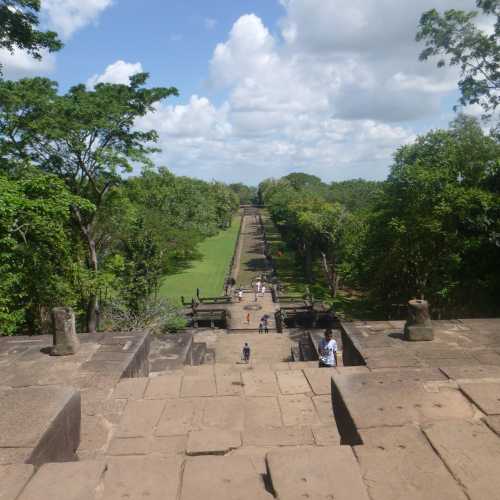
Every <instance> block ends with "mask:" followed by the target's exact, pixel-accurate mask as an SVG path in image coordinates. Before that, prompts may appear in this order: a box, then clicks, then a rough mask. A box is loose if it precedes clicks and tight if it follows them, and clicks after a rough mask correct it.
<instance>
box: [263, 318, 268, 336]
mask: <svg viewBox="0 0 500 500" xmlns="http://www.w3.org/2000/svg"><path fill="white" fill-rule="evenodd" d="M264 333H269V325H268V324H267V317H264Z"/></svg>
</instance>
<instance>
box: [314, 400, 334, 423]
mask: <svg viewBox="0 0 500 500" xmlns="http://www.w3.org/2000/svg"><path fill="white" fill-rule="evenodd" d="M312 400H313V403H314V406H315V408H316V411H317V413H318V416H319V419H320V420H321V423H323V424H332V423H335V416H334V414H333V406H332V397H331V396H314V397H313V398H312Z"/></svg>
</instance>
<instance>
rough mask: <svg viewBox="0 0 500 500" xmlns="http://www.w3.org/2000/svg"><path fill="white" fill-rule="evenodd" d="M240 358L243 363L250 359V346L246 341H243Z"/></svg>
mask: <svg viewBox="0 0 500 500" xmlns="http://www.w3.org/2000/svg"><path fill="white" fill-rule="evenodd" d="M241 359H242V360H243V361H244V362H245V363H248V362H249V361H250V346H249V345H248V342H245V345H244V346H243V350H242V353H241Z"/></svg>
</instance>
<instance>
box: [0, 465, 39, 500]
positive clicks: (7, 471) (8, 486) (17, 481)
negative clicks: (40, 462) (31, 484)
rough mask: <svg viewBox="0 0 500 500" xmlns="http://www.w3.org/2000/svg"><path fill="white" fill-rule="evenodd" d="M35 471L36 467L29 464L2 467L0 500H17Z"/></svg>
mask: <svg viewBox="0 0 500 500" xmlns="http://www.w3.org/2000/svg"><path fill="white" fill-rule="evenodd" d="M34 470H35V469H34V467H33V466H32V465H28V464H15V465H4V466H0V500H14V499H16V498H17V496H18V495H19V493H21V490H22V489H23V488H24V486H25V485H26V483H27V482H28V481H29V479H30V478H31V476H32V475H33V472H34Z"/></svg>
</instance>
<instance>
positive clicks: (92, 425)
mask: <svg viewBox="0 0 500 500" xmlns="http://www.w3.org/2000/svg"><path fill="white" fill-rule="evenodd" d="M110 432H111V424H110V423H109V422H108V421H107V420H106V419H105V418H104V417H102V416H100V415H97V416H88V415H87V416H85V417H84V418H82V423H81V431H80V446H79V447H78V456H79V457H82V456H83V454H82V452H104V451H105V450H106V448H107V447H108V440H109V435H110ZM92 456H93V455H92V454H91V453H90V454H89V453H86V458H90V457H92Z"/></svg>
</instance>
